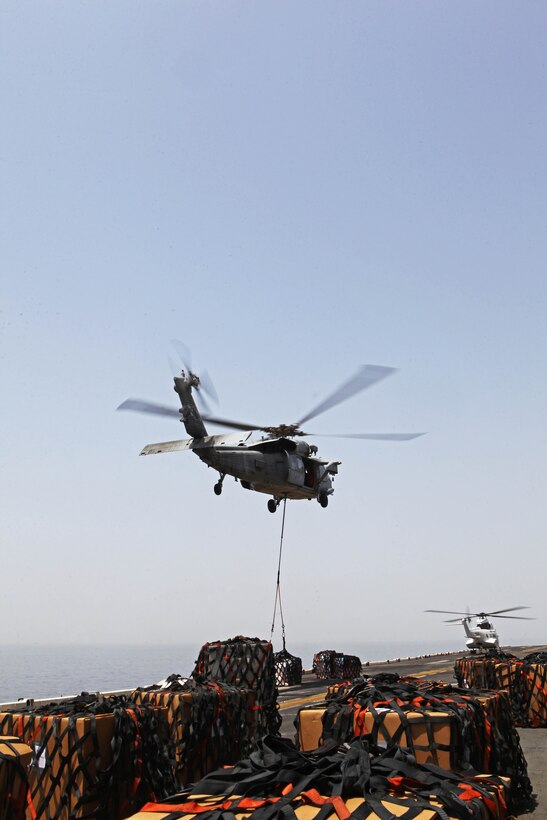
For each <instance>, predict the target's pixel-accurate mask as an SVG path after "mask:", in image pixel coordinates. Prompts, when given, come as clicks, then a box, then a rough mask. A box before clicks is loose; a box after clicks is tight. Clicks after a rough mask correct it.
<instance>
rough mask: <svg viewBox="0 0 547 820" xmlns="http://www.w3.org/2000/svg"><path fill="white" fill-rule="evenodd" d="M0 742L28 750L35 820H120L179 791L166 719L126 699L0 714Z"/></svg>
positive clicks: (85, 701)
mask: <svg viewBox="0 0 547 820" xmlns="http://www.w3.org/2000/svg"><path fill="white" fill-rule="evenodd" d="M0 734H3V735H12V736H15V737H17V738H18V739H19V740H21V741H23V742H24V743H27V744H28V745H29V746H30V747H31V749H32V762H31V766H30V769H29V786H30V792H29V796H30V799H29V803H30V809H29V812H30V814H29V816H30V817H32V818H33V820H72V819H73V818H78V817H85V818H86V819H89V820H120V818H123V817H127V816H128V815H129V814H131V813H132V812H135V811H136V810H137V809H138V808H140V806H142V804H143V803H144V802H146V801H147V800H150V799H159V798H161V796H162V795H163V796H164V795H166V794H169V793H171V792H172V791H173V787H176V782H175V779H174V776H173V770H172V754H171V749H170V746H169V738H168V732H167V724H166V722H165V717H164V715H163V713H162V712H161V711H160V710H158V709H156V708H153V707H151V706H137V705H136V704H134V703H132V702H131V701H130V700H128V699H127V698H122V697H115V698H101V699H96V698H95V697H94V696H82V697H80V698H76V699H74V700H72V701H65V702H63V703H62V704H55V703H52V704H49V705H47V706H41V707H39V708H36V709H35V708H34V707H32V706H27V707H23V706H22V707H21V708H20V709H19V710H18V711H17V712H4V713H0ZM152 796H155V797H152Z"/></svg>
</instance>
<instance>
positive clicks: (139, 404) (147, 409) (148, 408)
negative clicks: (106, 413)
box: [116, 399, 180, 419]
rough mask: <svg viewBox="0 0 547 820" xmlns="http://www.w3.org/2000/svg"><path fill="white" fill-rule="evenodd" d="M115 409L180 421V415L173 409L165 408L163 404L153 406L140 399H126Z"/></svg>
mask: <svg viewBox="0 0 547 820" xmlns="http://www.w3.org/2000/svg"><path fill="white" fill-rule="evenodd" d="M116 409H117V410H133V411H134V412H136V413H151V414H152V415H154V416H172V417H173V418H176V419H180V413H179V411H178V410H176V409H175V408H174V407H167V406H166V405H165V404H155V403H154V402H151V401H143V400H142V399H126V400H125V401H122V403H121V404H120V406H119V407H117V408H116Z"/></svg>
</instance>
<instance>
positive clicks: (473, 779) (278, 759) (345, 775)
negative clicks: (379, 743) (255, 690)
mask: <svg viewBox="0 0 547 820" xmlns="http://www.w3.org/2000/svg"><path fill="white" fill-rule="evenodd" d="M507 785H508V784H507V781H506V780H505V779H503V778H501V777H498V776H495V775H490V776H483V775H473V774H461V773H453V772H445V771H442V770H441V769H439V768H437V767H436V766H420V765H418V764H417V763H416V761H415V760H414V759H413V758H412V756H411V755H409V754H408V753H406V752H404V751H402V750H400V749H394V748H392V749H390V750H389V751H387V752H386V751H381V750H379V749H378V748H376V747H374V746H370V747H369V745H368V744H367V743H366V742H365V741H363V740H362V739H360V738H359V739H356V740H354V741H353V742H352V743H351V744H350V745H349V746H347V747H338V746H337V745H336V744H332V745H330V746H328V747H327V746H326V747H324V748H323V749H322V750H321V751H320V752H316V753H302V752H298V751H297V750H296V749H295V747H294V746H293V745H292V743H291V742H290V741H288V740H285V739H282V738H277V737H266V738H264V740H263V741H261V742H260V744H259V746H258V748H257V750H256V751H255V752H254V753H253V754H252V755H251V756H250V757H249V758H247V759H246V760H242V761H241V762H240V763H238V764H237V765H236V766H233V767H228V768H224V769H218V770H217V771H215V772H212V773H211V774H210V775H208V776H207V777H204V778H203V779H202V780H200V782H199V783H197V784H195V785H194V786H193V787H192V788H191V789H188V790H186V791H184V792H182V793H180V794H177V795H174V796H173V797H170V798H169V799H168V800H166V801H162V802H161V803H155V804H154V803H151V804H147V805H146V806H145V807H144V809H143V811H145V812H161V813H162V814H163V815H164V816H167V817H168V818H169V820H178V818H188V820H190V817H191V816H195V815H198V816H199V817H200V818H201V820H228V819H229V818H230V820H234V818H236V817H242V816H248V817H250V818H251V820H252V818H253V816H254V817H256V820H258V818H260V820H305V818H310V817H315V820H328V818H332V820H339V819H340V818H342V820H365V818H371V820H372V818H381V820H389V818H395V817H403V818H408V820H414V818H421V819H422V820H448V818H449V817H450V818H451V819H452V820H459V818H461V820H464V819H465V820H469V818H471V817H473V818H477V820H479V818H480V820H498V819H499V820H504V818H506V817H507V816H508V815H507V812H508V809H509V808H510V807H508V799H509V796H508V790H507ZM310 809H312V810H314V809H315V811H312V813H310ZM143 820H144V818H143Z"/></svg>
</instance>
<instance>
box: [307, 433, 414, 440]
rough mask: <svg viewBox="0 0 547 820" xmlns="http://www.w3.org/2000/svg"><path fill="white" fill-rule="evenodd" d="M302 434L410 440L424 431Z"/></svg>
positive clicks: (326, 436) (308, 434)
mask: <svg viewBox="0 0 547 820" xmlns="http://www.w3.org/2000/svg"><path fill="white" fill-rule="evenodd" d="M302 435H303V436H314V437H316V436H318V437H321V438H355V439H366V440H368V441H410V440H411V439H413V438H419V436H425V433H302Z"/></svg>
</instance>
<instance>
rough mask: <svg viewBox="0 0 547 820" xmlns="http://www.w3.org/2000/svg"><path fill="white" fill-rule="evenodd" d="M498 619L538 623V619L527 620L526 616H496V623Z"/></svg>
mask: <svg viewBox="0 0 547 820" xmlns="http://www.w3.org/2000/svg"><path fill="white" fill-rule="evenodd" d="M498 618H507V619H508V620H509V619H511V620H512V621H536V620H537V618H527V617H526V615H496V621H497V620H498Z"/></svg>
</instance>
